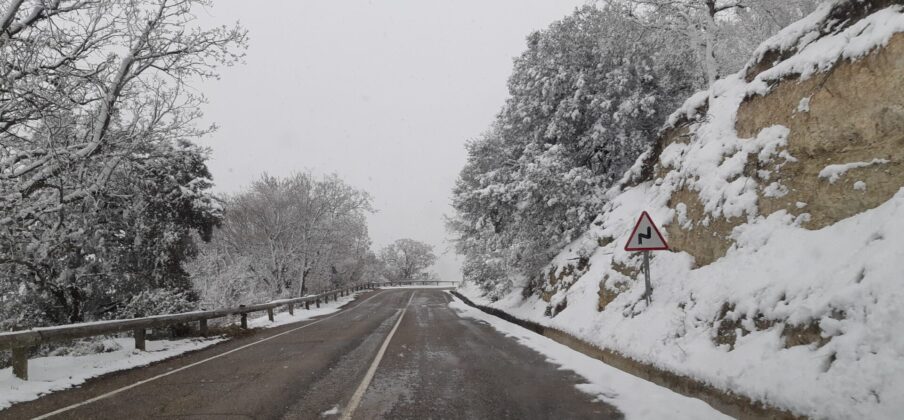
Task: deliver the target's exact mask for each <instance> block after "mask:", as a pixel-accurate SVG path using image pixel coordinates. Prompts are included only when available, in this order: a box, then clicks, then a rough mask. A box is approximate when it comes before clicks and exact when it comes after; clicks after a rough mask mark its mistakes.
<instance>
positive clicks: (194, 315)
mask: <svg viewBox="0 0 904 420" xmlns="http://www.w3.org/2000/svg"><path fill="white" fill-rule="evenodd" d="M440 283H451V284H455V283H456V282H451V281H406V282H385V283H365V284H360V285H353V286H348V287H345V288H341V289H335V290H329V291H326V292H322V293H320V294H317V295H312V296H304V297H300V298H292V299H281V300H275V301H272V302H267V303H260V304H256V305H248V306H245V305H239V307H237V308H227V309H214V310H209V311H196V312H186V313H181V314H172V315H157V316H149V317H144V318H133V319H121V320H111V321H98V322H87V323H81V324H68V325H60V326H55V327H40V328H32V329H29V330H23V331H13V332H5V333H0V351H2V350H3V349H10V350H11V351H12V356H13V358H12V367H13V374H14V375H15V376H16V377H17V378H20V379H23V380H27V379H28V351H29V349H30V348H32V347H35V346H38V345H40V344H43V343H47V342H52V341H66V340H75V339H79V338H86V337H94V336H98V335H107V334H116V333H121V332H126V331H132V335H133V337H134V338H135V348H136V349H138V350H145V335H146V333H147V330H148V329H155V328H156V329H159V328H164V327H168V326H171V325H176V324H185V323H189V322H198V323H199V325H198V329H199V332H200V334H201V335H202V336H205V337H206V336H207V335H208V329H207V320H209V319H214V318H222V317H225V316H229V315H241V326H242V328H248V314H249V313H251V312H261V311H267V317H268V318H269V319H270V321H274V313H273V310H274V309H276V308H278V307H281V306H285V307H287V309H288V312H289V314H290V315H292V314H294V313H295V305H296V304H303V305H304V307H305V309H310V306H311V304H315V305H317V307H318V308H319V307H320V304H321V302H324V303H325V302H329V301H330V298H332V300H333V301H335V300H336V299H338V298H339V297H340V296H347V295H349V294H350V293H352V292H356V291H360V290H366V289H376V288H379V287H381V286H417V285H422V286H427V285H431V284H433V285H437V286H438V285H440Z"/></svg>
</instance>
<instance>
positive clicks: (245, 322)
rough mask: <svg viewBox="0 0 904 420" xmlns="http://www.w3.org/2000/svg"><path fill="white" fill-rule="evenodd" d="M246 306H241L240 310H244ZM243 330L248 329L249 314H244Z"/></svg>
mask: <svg viewBox="0 0 904 420" xmlns="http://www.w3.org/2000/svg"><path fill="white" fill-rule="evenodd" d="M244 307H245V305H239V308H244ZM242 329H244V330H247V329H248V313H246V312H242Z"/></svg>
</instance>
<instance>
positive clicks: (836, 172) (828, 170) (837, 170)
mask: <svg viewBox="0 0 904 420" xmlns="http://www.w3.org/2000/svg"><path fill="white" fill-rule="evenodd" d="M883 163H888V159H873V160H871V161H869V162H851V163H842V164H838V165H828V166H826V167H825V168H823V169H822V170H821V171H819V177H820V178H826V179H828V180H829V183H830V184H834V183H835V181H838V178H841V176H842V175H844V173H845V172H847V171H850V170H851V169H857V168H865V167H867V166H872V165H879V164H883ZM864 187H865V185H864Z"/></svg>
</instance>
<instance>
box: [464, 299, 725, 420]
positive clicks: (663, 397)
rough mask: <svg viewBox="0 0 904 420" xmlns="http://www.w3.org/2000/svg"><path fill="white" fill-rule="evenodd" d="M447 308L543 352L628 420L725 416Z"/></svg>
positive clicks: (505, 325) (486, 318)
mask: <svg viewBox="0 0 904 420" xmlns="http://www.w3.org/2000/svg"><path fill="white" fill-rule="evenodd" d="M449 307H450V308H452V309H454V310H455V311H456V313H458V315H459V316H461V317H467V318H473V319H476V320H479V321H483V322H485V323H487V324H489V325H491V326H492V327H493V328H494V329H496V330H497V331H499V332H500V333H502V334H505V335H506V336H509V337H512V338H514V339H516V340H517V341H518V342H519V343H521V344H522V345H524V346H527V347H529V348H531V349H533V350H534V351H536V352H538V353H540V354H542V355H544V356H545V357H547V359H548V360H549V361H550V362H551V363H554V364H556V365H559V366H561V368H562V369H566V370H570V371H573V372H575V373H577V374H578V375H579V376H581V377H583V378H584V379H586V380H587V383H584V384H580V385H577V388H578V389H580V390H581V391H584V392H586V393H588V394H591V395H595V396H596V397H597V398H599V399H600V400H601V401H603V402H605V403H607V404H611V405H613V406H615V407H616V408H618V409H619V410H620V411H621V412H622V413H624V414H625V417H626V418H628V419H645V420H654V419H668V420H680V419H688V420H705V419H728V418H730V417H728V416H725V415H724V414H722V413H720V412H718V411H716V410H715V409H713V408H712V407H710V406H709V405H707V404H706V403H704V402H703V401H700V400H697V399H694V398H689V397H685V396H683V395H680V394H677V393H675V392H672V391H671V390H669V389H667V388H663V387H660V386H658V385H655V384H653V383H651V382H647V381H645V380H643V379H640V378H637V377H635V376H632V375H630V374H627V373H625V372H622V371H620V370H618V369H615V368H613V367H611V366H609V365H606V364H604V363H602V362H600V361H599V360H596V359H594V358H591V357H589V356H586V355H584V354H583V353H579V352H577V351H574V350H572V349H570V348H568V347H566V346H564V345H562V344H559V343H557V342H555V341H553V340H551V339H549V338H546V337H543V336H542V335H539V334H536V333H533V332H531V331H529V330H527V329H524V328H522V327H520V326H517V325H515V324H512V323H510V322H507V321H503V320H502V319H499V318H497V317H495V316H492V315H488V314H486V313H484V312H482V311H480V310H478V309H475V308H473V307H471V306H468V305H466V304H464V303H462V302H461V301H460V300H457V299H456V300H453V301H452V302H451V303H449Z"/></svg>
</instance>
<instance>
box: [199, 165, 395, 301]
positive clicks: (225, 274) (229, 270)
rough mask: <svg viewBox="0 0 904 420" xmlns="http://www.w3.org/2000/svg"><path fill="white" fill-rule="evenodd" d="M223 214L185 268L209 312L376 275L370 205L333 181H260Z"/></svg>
mask: <svg viewBox="0 0 904 420" xmlns="http://www.w3.org/2000/svg"><path fill="white" fill-rule="evenodd" d="M225 207H226V211H225V215H224V220H223V223H222V226H221V227H220V228H219V229H217V230H216V231H215V232H214V238H213V240H212V241H211V243H209V244H205V245H203V246H201V249H200V255H199V257H198V259H197V260H195V261H193V262H192V263H191V265H190V266H189V271H190V272H191V274H192V278H193V281H194V284H195V287H196V288H197V289H198V290H199V291H200V293H201V297H202V300H203V302H204V304H205V305H206V306H208V307H222V306H232V305H236V304H240V303H249V302H251V301H263V300H269V299H273V298H277V297H283V296H300V295H303V294H304V293H306V292H307V291H309V290H318V289H323V288H327V287H336V286H338V285H340V284H343V283H351V282H356V281H359V280H360V279H361V278H362V277H363V276H365V275H368V274H371V273H372V272H374V271H377V270H378V268H377V267H375V266H376V256H375V255H374V254H373V252H372V251H371V249H370V237H369V236H368V233H367V225H366V220H365V217H366V214H367V213H368V212H370V211H372V208H371V198H370V196H369V195H368V194H367V193H366V192H364V191H361V190H358V189H355V188H354V187H351V186H350V185H348V184H346V183H345V182H344V181H342V180H341V179H339V178H338V177H337V176H335V175H330V176H326V177H323V178H317V177H314V176H313V175H311V174H307V173H299V174H296V175H293V176H290V177H288V178H275V177H271V176H267V175H264V176H263V177H261V179H259V180H258V181H255V182H254V183H252V184H251V187H250V188H249V189H247V190H246V191H244V192H242V193H239V194H236V195H234V196H232V197H229V198H227V199H226V200H225Z"/></svg>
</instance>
